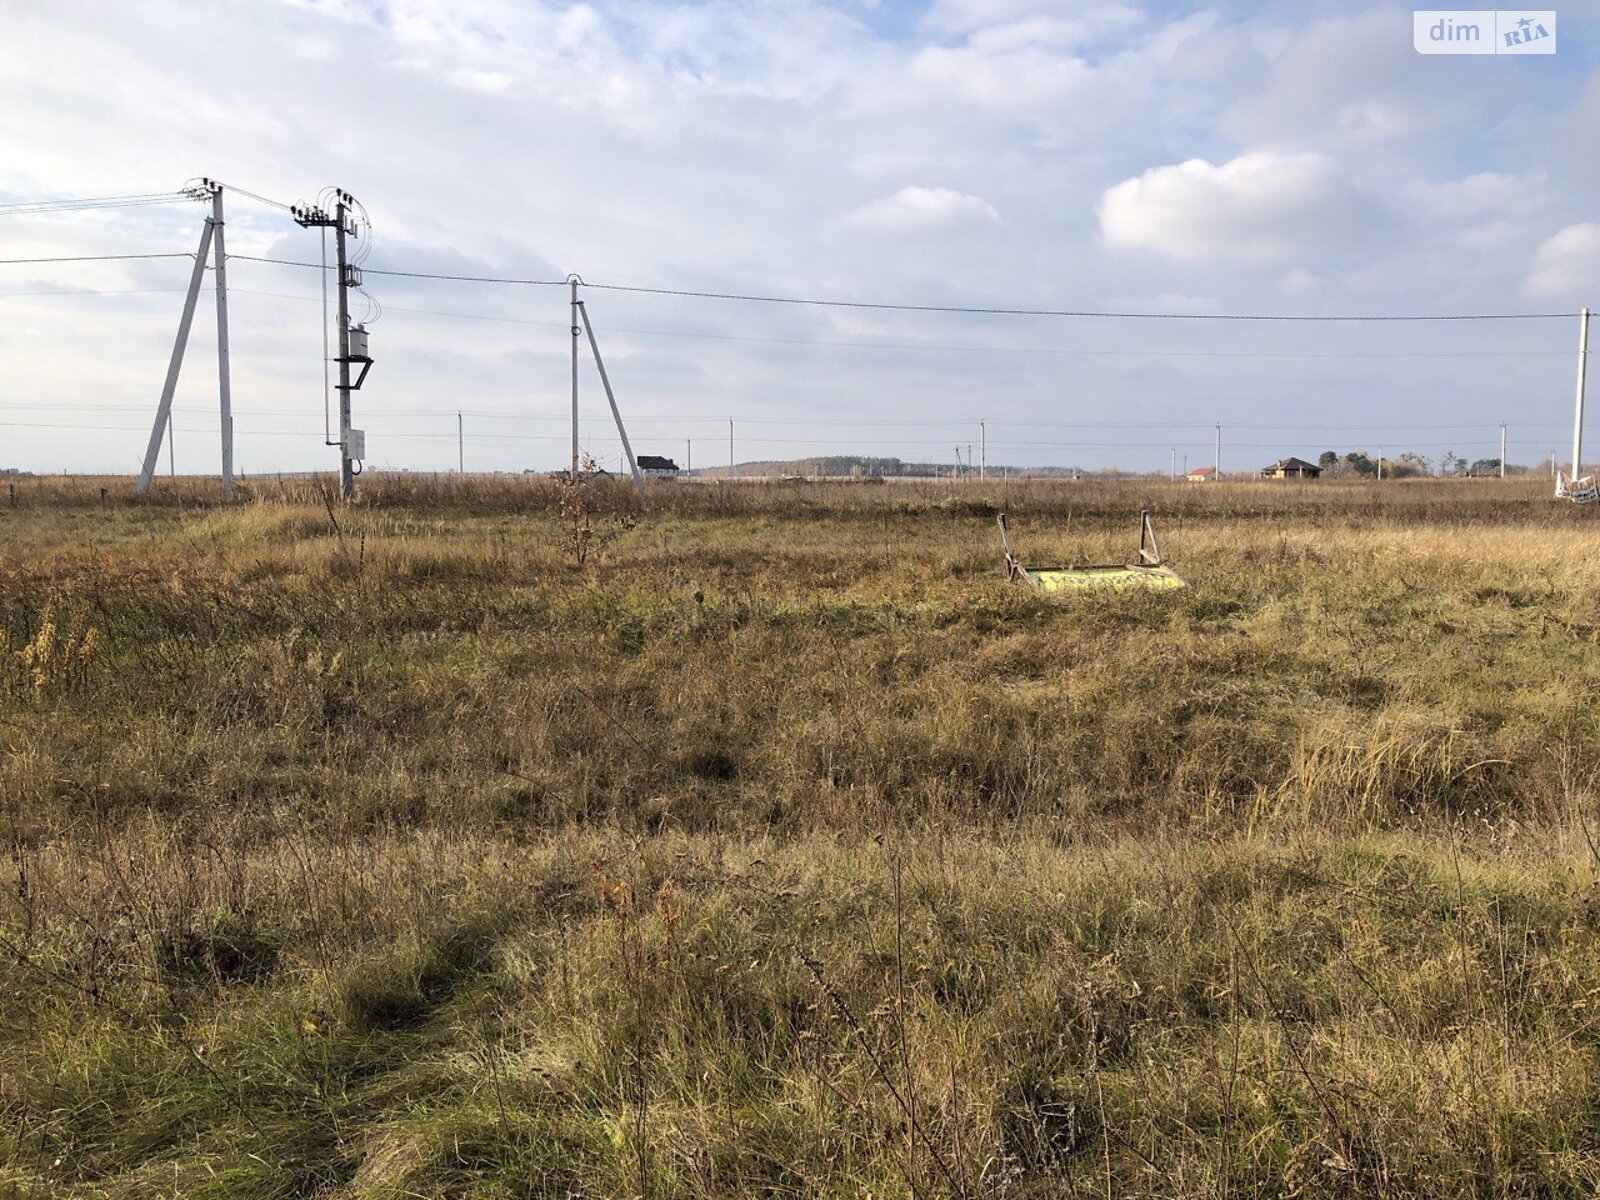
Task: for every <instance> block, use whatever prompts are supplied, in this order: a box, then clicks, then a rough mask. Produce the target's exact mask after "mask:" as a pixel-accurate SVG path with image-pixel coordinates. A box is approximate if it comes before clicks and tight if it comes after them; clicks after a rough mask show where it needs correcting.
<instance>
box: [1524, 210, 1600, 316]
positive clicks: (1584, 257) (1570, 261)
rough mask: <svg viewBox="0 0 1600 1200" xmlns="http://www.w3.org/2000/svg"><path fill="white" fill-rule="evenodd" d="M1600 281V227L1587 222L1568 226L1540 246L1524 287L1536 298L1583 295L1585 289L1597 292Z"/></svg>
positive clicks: (1589, 298)
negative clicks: (1596, 284) (1596, 286)
mask: <svg viewBox="0 0 1600 1200" xmlns="http://www.w3.org/2000/svg"><path fill="white" fill-rule="evenodd" d="M1596 279H1600V224H1596V223H1595V222H1593V221H1585V222H1583V223H1582V224H1579V225H1568V226H1567V227H1566V228H1565V229H1563V230H1561V231H1560V232H1559V233H1557V234H1556V235H1555V236H1554V237H1551V238H1548V239H1546V240H1545V241H1544V242H1543V243H1541V244H1540V246H1539V249H1538V250H1537V251H1536V252H1535V253H1534V256H1533V270H1532V271H1531V272H1530V273H1529V275H1528V278H1527V280H1526V282H1525V283H1524V285H1523V286H1524V287H1525V288H1526V289H1527V291H1528V293H1529V294H1530V295H1534V296H1571V297H1573V298H1574V299H1578V300H1593V299H1594V297H1593V296H1592V295H1583V296H1580V295H1579V293H1580V292H1582V291H1583V290H1584V289H1585V288H1587V289H1589V290H1590V291H1591V292H1592V291H1593V290H1594V286H1595V280H1596Z"/></svg>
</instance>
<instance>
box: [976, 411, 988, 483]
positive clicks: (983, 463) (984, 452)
mask: <svg viewBox="0 0 1600 1200" xmlns="http://www.w3.org/2000/svg"><path fill="white" fill-rule="evenodd" d="M978 453H979V454H980V455H981V456H982V457H980V458H979V459H978V482H979V483H982V482H983V481H984V480H985V479H988V478H989V427H988V426H987V425H985V424H984V422H982V421H979V422H978Z"/></svg>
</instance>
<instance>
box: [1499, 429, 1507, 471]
mask: <svg viewBox="0 0 1600 1200" xmlns="http://www.w3.org/2000/svg"><path fill="white" fill-rule="evenodd" d="M1505 477H1506V423H1505V422H1504V421H1501V422H1500V478H1501V479H1504V478H1505Z"/></svg>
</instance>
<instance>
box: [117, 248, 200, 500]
mask: <svg viewBox="0 0 1600 1200" xmlns="http://www.w3.org/2000/svg"><path fill="white" fill-rule="evenodd" d="M214 235H216V221H214V219H213V218H206V222H205V229H202V230H200V250H197V251H195V266H194V270H192V272H190V275H189V293H187V294H186V296H184V312H182V315H181V317H179V318H178V336H176V338H174V339H173V357H171V358H170V360H168V363H166V382H163V384H162V398H160V402H158V403H157V405H155V422H154V424H152V426H150V440H149V442H147V443H146V446H144V462H142V464H141V467H139V482H138V483H136V485H134V491H136V493H139V494H141V496H142V494H144V493H146V491H147V490H149V486H150V480H152V478H154V477H155V464H157V461H158V459H160V454H162V435H163V434H165V435H166V453H168V459H166V464H168V470H170V472H171V474H176V472H178V467H176V454H174V451H173V446H171V430H173V394H174V392H176V390H178V373H179V371H181V370H182V366H184V350H186V349H187V347H189V330H190V326H192V325H194V322H195V304H197V302H198V301H200V285H202V283H203V282H205V261H206V256H208V254H210V253H211V238H213V237H214Z"/></svg>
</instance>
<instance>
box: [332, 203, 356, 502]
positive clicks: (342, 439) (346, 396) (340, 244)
mask: <svg viewBox="0 0 1600 1200" xmlns="http://www.w3.org/2000/svg"><path fill="white" fill-rule="evenodd" d="M333 211H334V219H335V222H336V223H335V225H334V227H333V246H334V259H335V261H336V262H337V263H338V271H339V495H340V496H341V497H342V498H343V499H345V500H348V499H350V497H351V496H352V495H354V494H355V490H356V477H355V470H354V468H353V467H352V465H351V461H350V267H349V259H348V256H347V255H346V253H345V238H346V237H347V236H348V233H347V230H346V227H345V226H346V222H347V220H348V218H347V217H346V215H345V207H344V193H342V192H341V193H340V194H339V200H338V203H337V204H336V205H335V206H334V210H333Z"/></svg>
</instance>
